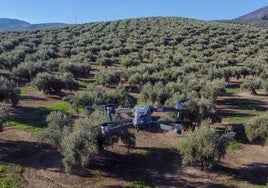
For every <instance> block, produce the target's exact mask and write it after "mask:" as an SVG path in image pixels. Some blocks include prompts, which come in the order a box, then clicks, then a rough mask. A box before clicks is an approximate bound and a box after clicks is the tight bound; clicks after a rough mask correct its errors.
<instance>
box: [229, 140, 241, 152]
mask: <svg viewBox="0 0 268 188" xmlns="http://www.w3.org/2000/svg"><path fill="white" fill-rule="evenodd" d="M241 147H242V144H241V143H239V142H237V141H231V142H229V144H228V149H230V150H239V149H241Z"/></svg>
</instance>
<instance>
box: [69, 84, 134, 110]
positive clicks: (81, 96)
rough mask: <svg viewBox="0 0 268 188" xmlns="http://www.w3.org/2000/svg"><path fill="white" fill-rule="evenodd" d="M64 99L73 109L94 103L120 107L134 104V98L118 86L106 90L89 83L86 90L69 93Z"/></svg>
mask: <svg viewBox="0 0 268 188" xmlns="http://www.w3.org/2000/svg"><path fill="white" fill-rule="evenodd" d="M65 100H66V101H68V102H69V103H70V104H71V106H72V107H73V108H74V109H75V110H78V109H79V107H82V108H84V107H85V106H90V105H94V104H114V105H116V106H122V107H133V106H134V105H135V104H136V99H135V98H134V97H133V96H131V95H129V94H128V93H127V92H126V91H125V90H124V89H122V88H120V87H118V88H117V89H115V90H113V91H109V92H108V91H105V90H103V89H102V88H100V87H97V86H96V85H89V86H88V88H87V90H85V91H79V92H76V93H75V94H74V95H69V96H68V97H65Z"/></svg>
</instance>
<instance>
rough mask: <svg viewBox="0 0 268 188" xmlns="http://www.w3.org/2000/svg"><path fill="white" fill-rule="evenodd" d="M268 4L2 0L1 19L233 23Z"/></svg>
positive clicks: (251, 0)
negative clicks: (172, 18) (164, 18)
mask: <svg viewBox="0 0 268 188" xmlns="http://www.w3.org/2000/svg"><path fill="white" fill-rule="evenodd" d="M264 6H268V0H0V18H13V19H20V20H24V21H27V22H30V23H32V24H35V23H50V22H61V23H69V24H74V23H89V22H98V21H110V20H120V19H125V18H139V17H150V16H178V17H187V18H194V19H200V20H226V19H234V18H237V17H239V16H242V15H244V14H247V13H249V12H252V11H254V10H257V9H259V8H262V7H264Z"/></svg>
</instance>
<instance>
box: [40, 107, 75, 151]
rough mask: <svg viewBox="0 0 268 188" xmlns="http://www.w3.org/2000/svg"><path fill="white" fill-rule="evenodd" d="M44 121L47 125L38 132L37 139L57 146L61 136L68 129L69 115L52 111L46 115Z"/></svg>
mask: <svg viewBox="0 0 268 188" xmlns="http://www.w3.org/2000/svg"><path fill="white" fill-rule="evenodd" d="M46 122H47V127H46V128H44V129H43V130H42V131H41V132H40V134H39V140H40V141H43V142H47V143H50V144H53V145H56V146H59V145H60V143H61V140H62V138H63V137H64V136H65V135H66V134H68V133H69V131H70V126H71V118H70V116H69V115H67V114H64V113H62V112H57V111H53V112H51V113H50V114H49V115H48V116H47V118H46Z"/></svg>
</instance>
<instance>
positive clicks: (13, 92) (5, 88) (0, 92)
mask: <svg viewBox="0 0 268 188" xmlns="http://www.w3.org/2000/svg"><path fill="white" fill-rule="evenodd" d="M19 93H20V89H19V88H18V86H17V84H16V83H15V82H14V81H13V80H8V79H7V78H4V77H0V101H1V102H2V101H5V102H11V103H12V105H13V106H16V105H17V104H18V102H19Z"/></svg>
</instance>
